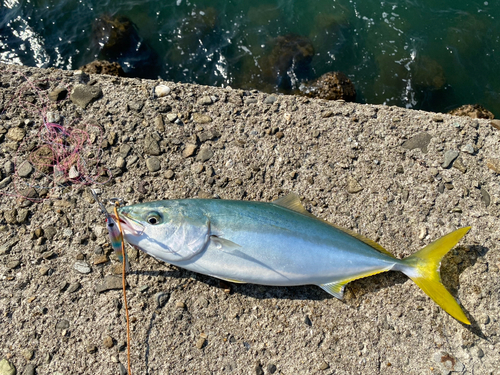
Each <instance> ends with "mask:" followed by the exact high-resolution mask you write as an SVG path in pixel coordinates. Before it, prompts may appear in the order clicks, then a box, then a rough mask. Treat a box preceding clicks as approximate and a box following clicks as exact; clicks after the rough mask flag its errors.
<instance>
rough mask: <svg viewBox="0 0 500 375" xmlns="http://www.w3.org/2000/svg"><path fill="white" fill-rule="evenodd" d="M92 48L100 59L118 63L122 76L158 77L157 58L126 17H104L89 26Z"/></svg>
mask: <svg viewBox="0 0 500 375" xmlns="http://www.w3.org/2000/svg"><path fill="white" fill-rule="evenodd" d="M92 35H93V41H94V48H95V47H97V48H99V50H100V52H99V57H100V59H103V60H107V61H110V62H117V63H119V64H120V66H122V67H123V70H124V72H125V74H127V75H131V76H135V77H143V78H156V77H157V76H158V73H159V62H158V54H157V53H156V52H155V51H154V50H153V49H152V48H151V46H149V44H148V43H147V42H146V41H145V40H144V39H142V38H141V36H140V35H139V32H138V30H137V27H136V26H135V25H134V23H133V22H132V21H131V20H130V19H128V18H127V17H125V16H121V15H116V16H108V15H103V16H101V17H99V18H97V19H96V20H95V22H94V24H93V25H92Z"/></svg>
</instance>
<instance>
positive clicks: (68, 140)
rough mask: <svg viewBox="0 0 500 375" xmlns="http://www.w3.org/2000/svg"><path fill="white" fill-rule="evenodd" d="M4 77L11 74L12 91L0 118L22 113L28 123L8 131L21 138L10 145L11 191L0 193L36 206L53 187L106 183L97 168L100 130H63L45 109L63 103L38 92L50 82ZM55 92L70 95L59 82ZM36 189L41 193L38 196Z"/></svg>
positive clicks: (103, 171)
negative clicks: (11, 160) (14, 130)
mask: <svg viewBox="0 0 500 375" xmlns="http://www.w3.org/2000/svg"><path fill="white" fill-rule="evenodd" d="M6 73H10V74H12V75H13V77H12V78H11V82H12V83H11V84H14V83H16V84H17V88H16V90H15V91H14V94H13V95H12V98H10V100H8V102H7V103H6V104H5V106H4V109H3V110H2V112H1V114H2V115H4V114H7V113H9V112H10V113H9V115H10V116H8V119H9V117H11V118H14V117H15V115H18V113H16V112H19V109H23V110H25V111H26V113H27V114H28V116H29V118H28V119H27V120H25V121H24V126H23V125H22V124H20V125H21V126H15V125H13V126H11V129H13V128H14V129H16V128H17V129H21V130H18V133H19V134H20V135H19V136H18V137H19V138H22V140H21V141H20V142H19V145H18V146H17V144H15V143H16V141H18V140H17V139H13V141H14V142H12V147H16V148H17V150H16V149H15V148H14V149H13V150H16V153H15V157H14V160H13V162H14V172H13V173H12V182H13V184H12V185H13V190H14V191H12V190H10V191H9V189H8V188H7V189H4V191H1V192H0V194H3V195H9V196H18V197H22V198H24V199H28V200H30V201H33V202H40V201H43V200H45V199H49V198H50V194H49V193H50V192H54V191H55V190H56V189H57V188H64V187H67V186H69V185H71V184H77V185H90V184H104V183H106V182H108V181H109V180H110V179H111V173H110V171H109V169H107V168H104V167H102V166H101V158H102V156H103V153H104V151H103V149H102V148H101V146H100V145H101V143H102V141H103V140H104V130H103V129H102V127H101V126H99V125H97V124H90V123H80V124H76V121H73V122H71V123H70V124H68V125H63V122H64V116H60V115H59V114H58V113H51V112H50V111H49V108H50V106H51V105H54V104H56V103H59V102H63V101H64V100H65V99H63V100H59V101H57V102H55V103H54V102H50V99H49V97H48V94H46V93H45V90H48V88H47V89H42V88H45V87H48V82H49V81H50V80H31V79H29V78H28V77H26V76H25V75H24V74H22V73H19V72H16V71H11V70H7V72H6ZM57 87H61V88H63V89H65V90H66V91H67V92H70V87H65V86H63V85H62V84H61V83H60V82H59V83H58V85H57ZM13 113H14V116H12V114H13ZM19 117H22V116H19ZM33 121H34V123H35V124H36V123H40V126H39V128H38V130H35V127H34V126H33V125H34V124H33ZM23 133H24V135H22V134H23ZM7 172H8V173H10V171H7ZM20 172H22V173H20ZM20 174H21V175H20ZM104 176H107V178H105V177H104ZM104 179H105V181H103V180H104ZM33 189H34V190H35V193H34V194H33ZM42 190H45V192H44V193H43V194H40V195H39V194H38V193H39V192H40V193H41V191H42ZM43 196H46V197H43Z"/></svg>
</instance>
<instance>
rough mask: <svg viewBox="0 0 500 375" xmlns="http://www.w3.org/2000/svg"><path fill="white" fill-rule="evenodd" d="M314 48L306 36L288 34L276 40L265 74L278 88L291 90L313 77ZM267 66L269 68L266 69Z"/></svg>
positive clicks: (264, 70)
mask: <svg viewBox="0 0 500 375" xmlns="http://www.w3.org/2000/svg"><path fill="white" fill-rule="evenodd" d="M313 56H314V47H313V45H312V43H311V41H310V40H309V39H308V38H306V37H305V36H301V35H296V34H287V35H283V36H279V37H277V38H276V39H275V40H274V46H273V49H272V51H271V53H270V55H269V56H268V63H267V64H266V65H263V66H264V68H263V73H264V76H266V77H267V78H268V79H271V80H272V81H273V82H274V83H275V84H276V86H277V87H278V88H280V89H283V90H290V89H292V88H293V87H296V86H297V85H298V83H299V82H300V81H302V80H304V79H308V78H310V77H311V74H312V70H311V62H312V58H313ZM266 66H267V68H266Z"/></svg>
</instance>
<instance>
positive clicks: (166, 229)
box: [118, 193, 470, 324]
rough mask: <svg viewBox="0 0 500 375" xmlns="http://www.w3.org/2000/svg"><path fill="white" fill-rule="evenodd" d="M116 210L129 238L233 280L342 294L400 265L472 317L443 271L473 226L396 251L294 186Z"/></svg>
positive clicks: (448, 307) (457, 314) (446, 304)
mask: <svg viewBox="0 0 500 375" xmlns="http://www.w3.org/2000/svg"><path fill="white" fill-rule="evenodd" d="M118 211H119V216H120V220H121V223H122V230H123V234H124V239H125V241H126V242H128V243H129V244H131V245H132V246H134V247H136V248H137V249H139V250H142V251H143V252H145V253H147V254H149V255H151V256H153V257H154V258H156V259H159V260H161V261H164V262H167V263H169V264H172V265H175V266H178V267H181V268H185V269H187V270H190V271H193V272H197V273H201V274H205V275H208V276H212V277H215V278H219V279H222V280H225V281H230V282H234V283H251V284H261V285H273V286H295V285H317V286H319V287H320V288H322V289H323V290H324V291H326V292H327V293H329V294H330V295H332V296H334V297H336V298H338V299H342V298H343V295H344V290H345V286H346V284H348V283H349V282H351V281H353V280H357V279H360V278H364V277H368V276H372V275H375V274H379V273H382V272H387V271H391V270H392V271H401V272H403V273H404V274H405V275H407V276H408V277H409V278H410V279H412V280H413V281H414V282H415V283H416V284H417V285H418V286H419V287H420V288H421V289H422V290H423V291H424V292H425V293H426V294H427V295H428V296H429V297H430V298H431V299H432V300H434V301H435V302H436V303H437V304H438V305H439V306H441V308H442V309H443V310H445V311H446V312H447V313H448V314H450V315H451V316H452V317H453V318H455V319H456V320H458V321H459V322H461V323H464V324H470V321H469V319H468V318H467V316H466V315H465V313H464V312H463V310H462V308H461V307H460V305H459V304H458V302H457V301H456V300H455V298H454V297H453V296H452V295H451V294H450V293H449V292H448V290H447V289H446V288H445V286H444V285H443V284H442V283H441V277H440V271H439V268H440V265H441V260H442V258H443V257H444V255H446V253H448V252H449V251H450V250H451V249H452V248H453V247H454V246H455V245H456V244H457V243H458V242H459V241H460V240H461V239H462V237H463V236H465V234H466V233H467V232H468V231H469V229H470V227H464V228H460V229H457V230H455V231H453V232H451V233H449V234H447V235H445V236H443V237H441V238H440V239H438V240H436V241H434V242H432V243H430V244H429V245H427V246H425V247H424V248H423V249H421V250H420V251H418V252H416V253H414V254H413V255H410V256H409V257H406V258H404V259H398V258H396V257H394V256H393V255H392V254H391V253H390V252H388V251H387V250H386V249H384V248H383V247H382V246H381V245H379V244H378V243H376V242H375V241H372V240H370V239H368V238H366V237H364V236H361V235H359V234H357V233H355V232H352V231H350V230H347V229H343V228H340V227H339V226H337V225H334V224H331V223H328V222H326V221H324V220H322V219H320V218H318V217H316V216H314V215H313V214H311V213H310V212H309V211H307V210H306V209H305V208H304V206H303V205H302V203H301V201H300V198H299V197H298V196H297V195H296V194H294V193H292V194H289V195H287V196H285V197H282V198H279V199H277V200H275V201H273V202H256V201H241V200H240V201H238V200H220V199H180V200H164V201H155V202H147V203H140V204H135V205H130V206H123V207H120V208H119V210H118Z"/></svg>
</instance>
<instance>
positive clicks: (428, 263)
mask: <svg viewBox="0 0 500 375" xmlns="http://www.w3.org/2000/svg"><path fill="white" fill-rule="evenodd" d="M469 229H470V227H466V228H460V229H457V230H456V231H454V232H451V233H449V234H447V235H446V236H443V237H441V238H440V239H439V240H437V241H434V242H433V243H431V244H429V245H427V246H426V247H424V248H423V249H422V250H420V251H419V252H417V253H415V254H413V255H411V256H409V257H408V258H405V259H404V260H403V262H404V263H405V265H406V266H408V267H410V268H409V269H407V270H403V272H404V273H405V274H406V275H407V276H408V277H409V278H410V279H412V280H413V281H414V282H415V284H417V285H418V286H419V287H420V288H421V289H422V290H423V291H424V292H425V293H426V294H427V295H428V296H429V297H431V298H432V299H433V300H434V302H436V303H437V304H438V305H439V306H441V307H442V308H443V310H444V311H446V312H447V313H448V314H450V315H451V316H452V317H454V318H455V319H457V320H458V321H460V322H462V323H465V324H470V322H469V319H467V317H466V316H465V314H464V312H463V311H462V308H461V307H460V305H459V304H458V303H457V301H456V300H455V298H453V296H452V295H451V294H450V292H448V290H446V288H445V287H444V285H443V284H442V283H441V276H440V274H439V266H440V265H441V259H443V257H444V256H445V255H446V253H448V251H450V250H451V249H452V248H453V246H455V245H456V244H457V243H458V241H460V239H461V238H462V237H463V236H465V234H466V233H467V232H468V231H469ZM405 271H406V272H405Z"/></svg>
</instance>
